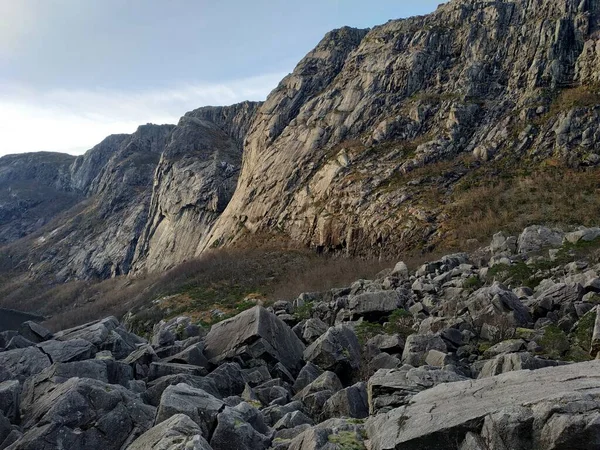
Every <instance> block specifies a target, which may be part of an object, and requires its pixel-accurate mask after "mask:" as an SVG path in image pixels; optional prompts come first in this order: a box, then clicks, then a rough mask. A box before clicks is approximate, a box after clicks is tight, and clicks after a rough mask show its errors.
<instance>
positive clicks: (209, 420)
mask: <svg viewBox="0 0 600 450" xmlns="http://www.w3.org/2000/svg"><path fill="white" fill-rule="evenodd" d="M223 408H225V403H223V401H222V400H219V399H218V398H216V397H214V396H212V395H210V394H209V393H208V392H205V391H203V390H202V389H195V388H193V387H191V386H189V385H187V384H183V383H180V384H177V385H175V386H169V387H167V388H166V389H165V391H164V392H163V394H162V396H161V398H160V405H159V406H158V411H157V414H156V424H160V423H161V422H164V421H165V420H167V419H169V418H170V417H172V416H175V415H177V414H185V415H186V416H188V417H189V418H190V419H192V421H194V422H195V423H196V424H197V425H198V426H199V427H200V429H201V430H202V435H203V436H210V435H211V434H212V432H213V431H214V429H215V426H216V424H217V415H218V414H219V412H221V411H222V410H223Z"/></svg>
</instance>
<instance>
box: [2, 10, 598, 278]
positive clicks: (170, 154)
mask: <svg viewBox="0 0 600 450" xmlns="http://www.w3.org/2000/svg"><path fill="white" fill-rule="evenodd" d="M599 19H600V5H599V4H598V3H597V2H595V1H590V0H581V1H576V0H560V1H559V0H542V1H533V0H510V1H508V0H506V1H496V2H490V1H480V0H453V1H450V2H449V3H446V4H444V5H441V6H440V7H439V8H438V9H437V10H436V11H435V12H434V13H432V14H429V15H427V16H421V17H414V18H409V19H405V20H393V21H389V22H388V23H386V24H385V25H382V26H378V27H375V28H373V29H371V30H357V29H352V28H342V29H339V30H335V31H332V32H331V33H329V34H327V35H326V36H325V37H324V39H323V40H322V41H321V42H320V43H319V44H318V45H317V46H316V47H315V49H314V50H313V51H311V52H310V53H309V54H308V55H307V56H306V57H305V58H304V59H303V60H302V61H301V62H300V63H299V64H298V66H297V67H296V69H295V70H294V72H293V73H291V74H290V75H288V76H287V77H286V78H285V79H284V80H282V82H281V83H280V85H279V86H278V87H277V88H276V89H275V90H274V91H273V92H272V93H271V94H270V95H269V97H268V99H267V100H266V102H264V103H263V104H258V103H249V102H246V103H242V104H239V105H234V106H230V107H223V108H221V107H208V108H200V109H199V110H196V111H193V112H190V113H188V114H186V115H185V116H184V117H183V118H182V119H181V121H180V122H179V124H178V125H177V126H170V127H153V126H145V127H141V128H140V130H138V132H136V133H135V134H134V135H131V136H128V135H118V136H111V137H109V138H107V140H105V141H104V142H103V143H101V144H99V145H98V146H97V147H95V148H94V149H92V150H91V151H89V152H88V153H87V154H86V155H84V156H82V157H79V158H77V159H76V160H74V161H73V160H72V158H70V157H68V156H61V157H59V156H56V155H54V156H50V155H46V156H43V155H42V156H39V155H38V156H16V157H7V158H3V159H0V183H3V184H0V187H1V186H4V187H3V188H2V192H3V193H4V194H5V196H6V199H7V200H2V202H3V203H2V208H1V209H0V217H1V219H0V239H1V241H0V243H10V242H12V241H14V240H15V239H17V238H21V237H23V236H25V237H24V239H21V240H20V241H19V244H18V245H16V244H10V246H9V248H4V249H3V251H2V252H0V253H3V254H8V253H10V254H11V255H13V257H12V260H13V261H14V260H18V261H19V265H20V266H21V267H29V266H30V265H31V264H32V263H33V265H32V266H31V271H32V273H34V274H36V276H39V277H42V276H44V275H47V274H51V273H53V274H56V273H58V274H59V279H60V280H64V279H69V278H91V277H108V276H112V275H115V274H121V273H129V272H131V271H132V270H133V271H145V270H149V271H158V270H162V269H165V268H167V267H171V266H173V265H176V264H177V263H180V262H182V261H184V260H186V259H188V258H191V257H193V256H196V255H199V254H201V253H203V252H205V251H206V250H208V249H210V248H213V247H219V246H228V245H236V244H238V243H243V242H246V241H252V240H253V238H252V236H254V235H255V234H256V233H260V235H261V236H277V238H278V239H281V238H282V237H283V238H286V239H291V240H293V241H296V242H298V243H301V244H302V245H305V246H308V247H311V248H314V249H317V250H319V251H329V250H333V251H344V252H347V253H350V254H364V253H379V252H381V253H382V254H383V253H385V254H388V255H389V254H390V253H392V252H402V251H404V250H407V249H419V248H424V249H428V248H431V247H432V246H435V245H438V246H444V245H445V246H447V247H451V246H452V245H457V246H461V245H462V244H464V242H465V241H466V240H468V239H472V240H478V241H479V244H481V243H482V242H483V241H482V240H483V239H487V238H488V237H489V235H490V234H491V233H492V232H494V231H496V230H497V229H501V228H504V229H509V230H510V231H515V230H516V229H519V228H522V227H523V226H525V225H528V224H531V223H536V222H546V223H549V222H555V223H556V224H561V225H562V224H567V225H568V224H569V223H578V224H585V225H591V224H592V223H591V222H593V215H590V214H589V213H588V211H590V210H592V211H596V210H597V209H598V208H600V205H599V204H598V202H595V201H594V198H595V196H594V195H593V193H594V192H595V189H596V187H595V186H596V185H597V179H598V171H597V170H596V166H597V165H598V164H599V163H600V152H598V151H597V146H598V142H599V140H600V133H599V132H598V130H597V123H598V120H599V119H600V117H599V113H600V112H599V111H600V110H599V109H598V105H600V79H599V78H600V71H599V70H598V65H599V64H600V63H599V61H600V59H599V58H598V48H600V34H599V28H600V22H599ZM36 158H37V159H36ZM48 158H51V159H52V161H50V162H43V161H42V160H44V161H45V160H47V159H48ZM39 164H46V166H44V167H52V168H53V169H52V170H51V172H52V174H51V176H50V177H46V176H45V175H43V174H44V171H43V170H41V171H40V174H41V175H40V178H39V180H38V178H36V176H37V175H35V174H36V173H38V172H37V169H36V168H37V167H38V166H39ZM48 164H50V166H48ZM18 165H21V166H22V167H27V168H28V169H27V171H26V172H22V171H21V174H23V173H31V174H32V177H31V178H32V183H41V184H39V186H42V187H43V189H42V188H40V189H33V190H32V193H31V195H30V196H29V193H28V191H27V190H26V189H25V190H23V189H21V190H20V191H19V189H18V188H17V184H18V179H22V180H27V177H25V178H22V175H20V176H21V178H18V176H17V175H15V174H16V173H17V172H16V171H18V170H17V169H16V167H17V166H18ZM6 167H8V168H9V169H6ZM547 169H553V170H554V172H553V175H552V177H548V176H546V175H544V176H545V177H546V178H543V179H542V181H544V183H542V182H541V181H540V179H539V177H538V178H535V176H532V175H531V174H534V175H535V174H538V172H540V170H542V171H546V170H547ZM7 170H8V172H7ZM569 170H571V171H575V172H568V171H569ZM7 173H9V174H12V175H6V174H7ZM544 173H546V172H544ZM536 176H537V175H536ZM3 180H4V181H3ZM6 180H12V181H10V183H9V184H6V183H7V181H6ZM561 183H562V184H561ZM22 184H23V183H21V185H22ZM31 185H33V184H31ZM48 186H49V188H47V187H48ZM577 186H580V188H579V189H578V188H577ZM44 189H51V190H50V191H44ZM17 191H19V193H18V194H15V193H16V192H17ZM40 192H49V193H50V195H49V196H45V197H44V199H43V201H40V199H39V198H38V197H39V196H40V195H42V194H40ZM532 193H533V194H534V195H531V194H532ZM517 194H518V195H517ZM536 197H537V198H538V200H539V201H538V200H536ZM542 197H543V198H542ZM49 198H52V199H57V200H58V201H56V202H54V201H48V199H49ZM82 199H83V201H82ZM573 203H576V204H577V207H576V208H570V207H569V205H571V204H573ZM35 205H38V206H35ZM40 205H41V206H40ZM44 205H45V206H44ZM75 205H77V206H75ZM540 205H543V206H540ZM73 207H74V209H70V208H73ZM536 208H537V209H536ZM532 209H536V211H533V212H532V211H531V210H532ZM59 212H60V213H61V214H60V215H57V214H58V213H59ZM52 217H54V222H53V224H52V225H48V224H47V222H48V221H49V220H50V218H52ZM42 226H43V228H40V227H42ZM477 227H479V228H478V229H477V230H476V231H477V232H474V231H473V228H477ZM32 233H33V234H32ZM17 247H18V248H17ZM11 252H12V253H11Z"/></svg>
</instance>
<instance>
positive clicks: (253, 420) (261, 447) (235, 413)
mask: <svg viewBox="0 0 600 450" xmlns="http://www.w3.org/2000/svg"><path fill="white" fill-rule="evenodd" d="M271 440H272V432H271V430H270V429H269V428H268V427H267V426H266V425H265V423H264V421H263V418H262V414H261V413H260V412H259V411H258V410H256V409H255V408H253V407H251V406H250V405H248V404H247V403H241V404H239V405H238V406H236V407H234V408H229V407H226V408H225V409H224V410H223V412H221V413H219V415H218V416H217V428H216V429H215V432H214V433H213V435H212V437H211V439H210V445H211V446H212V448H213V450H231V449H236V450H266V449H267V448H269V447H270V446H271Z"/></svg>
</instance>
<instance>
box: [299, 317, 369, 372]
mask: <svg viewBox="0 0 600 450" xmlns="http://www.w3.org/2000/svg"><path fill="white" fill-rule="evenodd" d="M304 359H305V360H306V361H308V362H312V363H313V364H315V365H316V366H318V367H319V368H320V369H322V370H330V371H333V372H335V373H336V374H337V375H338V377H340V379H341V380H342V382H346V383H347V382H349V381H351V380H352V379H353V378H354V376H355V372H356V371H357V370H358V369H359V367H360V344H359V342H358V338H357V337H356V334H355V333H354V331H353V330H352V329H351V328H350V327H348V326H346V325H336V326H335V327H331V328H329V330H327V332H326V333H325V334H324V335H323V336H321V337H320V338H319V339H317V340H316V341H315V342H313V343H312V344H311V345H310V346H308V347H307V348H306V350H305V352H304Z"/></svg>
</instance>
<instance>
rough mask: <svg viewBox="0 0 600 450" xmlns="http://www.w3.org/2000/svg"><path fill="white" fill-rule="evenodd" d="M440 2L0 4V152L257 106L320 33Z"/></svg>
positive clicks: (71, 147) (71, 148)
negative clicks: (221, 108) (202, 111)
mask: <svg viewBox="0 0 600 450" xmlns="http://www.w3.org/2000/svg"><path fill="white" fill-rule="evenodd" d="M439 3H440V0H434V1H430V0H420V1H419V2H413V1H410V0H396V1H394V0H371V1H370V2H365V1H364V0H363V1H358V0H306V1H303V2H292V1H289V0H269V1H267V0H254V1H251V2H249V1H242V0H222V1H219V2H215V1H214V0H213V1H211V2H209V1H205V0H0V17H2V22H3V23H2V26H0V155H2V154H7V153H17V152H24V151H40V150H49V151H66V152H71V153H80V152H82V151H83V150H85V149H88V148H90V147H92V146H93V145H94V144H96V143H97V142H99V141H100V140H101V139H102V138H103V137H105V136H106V135H108V134H111V133H121V132H132V131H134V130H135V128H136V126H137V125H138V124H141V123H147V122H153V123H176V121H177V119H178V118H179V117H180V116H181V115H182V114H183V113H185V112H186V111H188V110H191V109H194V108H197V107H199V106H203V105H208V104H213V105H218V104H231V103H235V102H238V101H242V100H245V99H250V100H262V99H264V98H265V97H266V95H267V94H268V93H269V92H270V91H271V89H273V88H274V87H275V86H276V85H277V83H278V81H279V80H280V79H281V78H282V77H283V76H285V75H286V74H287V73H289V72H291V71H292V70H293V68H294V66H295V64H296V63H297V62H298V61H299V60H300V59H301V58H302V57H303V56H304V55H305V54H306V53H307V52H308V51H309V50H310V49H311V48H313V47H314V46H315V45H316V44H317V43H318V42H319V40H320V39H321V38H322V37H323V35H324V34H325V33H326V32H327V31H329V30H331V29H333V28H338V27H340V26H343V25H350V26H355V27H361V28H364V27H372V26H374V25H378V24H381V23H384V22H386V21H387V20H389V19H397V18H402V17H408V16H412V15H415V14H425V13H428V12H431V11H433V10H434V9H435V8H436V7H437V5H438V4H439Z"/></svg>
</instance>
